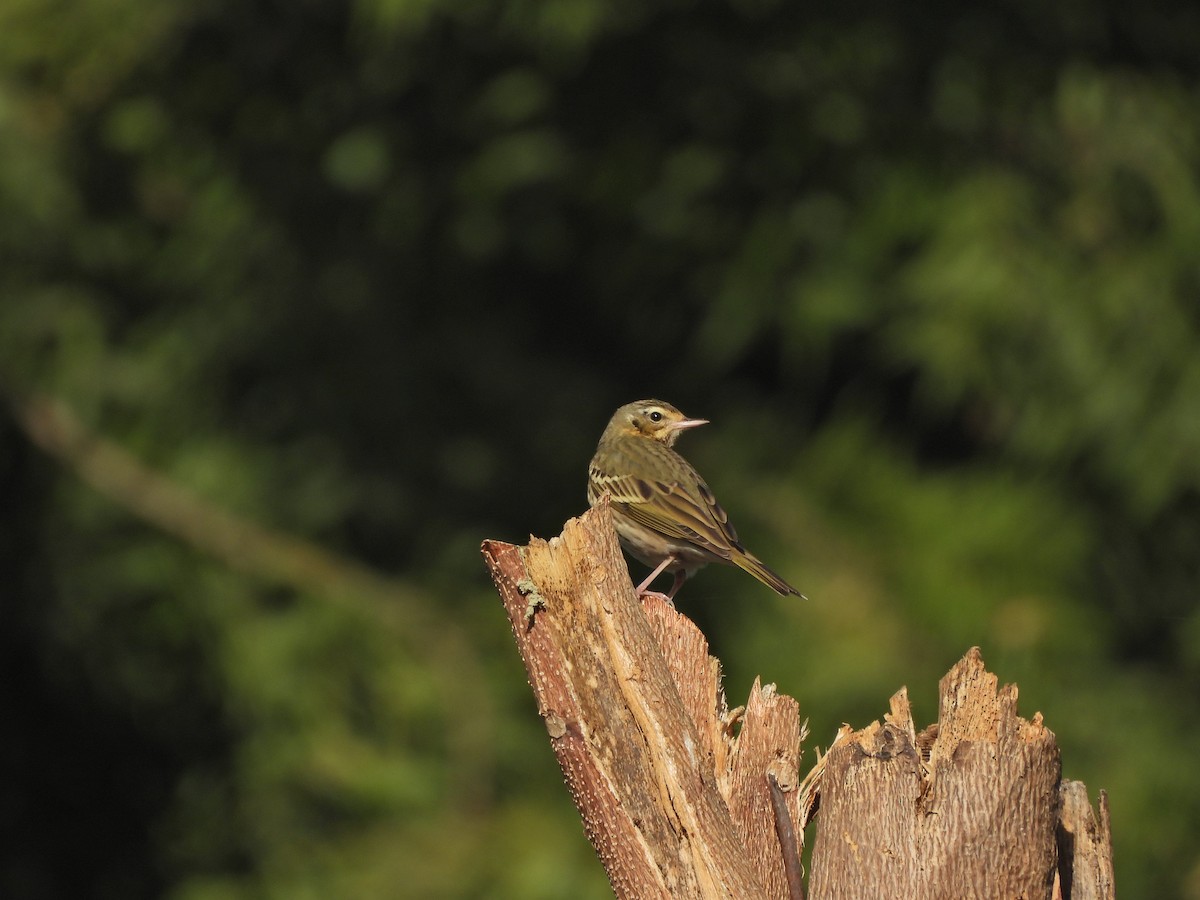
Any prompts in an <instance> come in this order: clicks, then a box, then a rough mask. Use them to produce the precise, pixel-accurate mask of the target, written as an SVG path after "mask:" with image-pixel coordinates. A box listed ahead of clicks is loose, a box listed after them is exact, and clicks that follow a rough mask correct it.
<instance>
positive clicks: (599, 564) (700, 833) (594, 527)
mask: <svg viewBox="0 0 1200 900" xmlns="http://www.w3.org/2000/svg"><path fill="white" fill-rule="evenodd" d="M483 553H484V557H485V559H486V560H487V563H488V565H489V567H490V568H491V571H492V575H493V578H494V579H495V581H496V585H497V587H498V589H499V591H500V594H501V597H502V598H503V600H504V604H505V609H506V611H507V612H508V617H509V621H510V623H511V625H512V629H513V635H514V637H515V638H516V641H517V646H518V648H519V649H520V651H521V656H522V659H524V661H525V666H526V671H527V672H528V674H529V680H530V684H531V685H532V687H533V691H534V695H535V697H536V698H537V703H538V711H539V712H540V713H541V715H542V717H543V718H544V720H545V721H546V727H547V730H548V731H549V733H550V735H551V744H552V745H553V747H554V752H555V755H556V756H557V758H558V761H559V764H560V766H561V767H562V770H563V775H564V777H565V780H566V782H567V787H568V789H569V790H570V792H571V796H572V798H573V799H574V801H575V805H576V806H577V807H578V809H579V811H580V814H581V816H582V818H583V823H584V829H585V831H586V832H587V835H588V838H589V839H590V840H591V842H592V844H593V846H595V848H596V851H597V853H598V854H599V856H600V859H601V862H602V863H603V864H604V867H605V870H606V871H607V872H608V876H609V880H610V881H611V883H612V886H613V890H614V891H615V892H616V894H617V896H618V897H621V898H642V897H664V898H668V897H669V898H739V900H742V898H746V900H749V898H773V900H774V898H778V900H787V898H788V897H789V894H788V889H787V878H786V874H785V871H784V864H783V855H782V853H781V850H780V845H779V841H778V839H777V838H776V836H775V819H774V814H773V810H772V806H771V794H770V784H769V782H768V781H767V774H768V772H771V773H773V774H774V775H775V778H776V781H777V782H778V783H779V785H780V786H781V787H782V788H783V790H784V794H785V797H786V798H787V800H786V805H787V809H788V811H789V813H790V814H791V815H793V816H795V820H794V824H795V833H796V835H797V836H801V835H802V834H803V824H802V821H801V819H800V817H799V805H798V803H797V801H796V796H797V792H796V790H795V788H796V786H797V784H798V783H799V776H798V763H799V757H800V740H801V726H800V715H799V708H798V706H797V704H796V702H795V701H794V700H792V699H791V698H790V697H784V696H782V695H779V694H777V693H776V692H775V691H774V688H773V687H770V686H768V687H767V688H759V686H758V685H757V684H756V685H755V690H754V691H753V693H752V694H751V696H750V699H749V701H748V703H747V708H746V709H745V711H744V714H743V713H741V712H740V711H735V712H734V713H730V711H729V709H728V707H727V704H726V701H725V695H724V692H723V690H722V688H721V675H720V664H719V663H718V662H717V660H715V659H713V658H712V657H711V656H710V655H709V653H708V642H707V641H706V640H705V639H704V636H703V635H702V634H701V633H700V631H699V629H697V628H696V627H695V625H694V624H693V623H692V622H691V621H689V620H688V619H686V618H685V617H684V616H682V615H681V614H679V613H678V612H676V611H675V609H674V608H673V607H671V606H670V605H669V604H666V603H664V602H662V601H661V600H660V599H658V598H657V597H653V596H652V597H648V598H646V599H645V602H644V603H643V601H640V600H639V599H638V597H637V595H636V594H635V593H634V591H633V587H632V585H631V583H630V581H629V573H628V569H627V568H626V566H625V561H624V558H623V557H622V555H621V550H620V547H619V545H618V544H617V540H616V535H615V533H614V532H613V530H612V527H611V524H610V523H609V518H608V510H607V508H606V507H604V506H601V507H598V508H597V509H595V510H592V511H590V512H588V513H586V514H585V515H584V516H583V517H581V518H580V519H573V520H571V521H570V522H568V523H567V525H566V528H565V530H564V531H563V534H562V535H561V536H560V537H558V538H555V539H554V540H551V541H548V542H547V541H541V540H537V539H532V540H531V541H530V543H529V545H528V546H527V547H525V548H519V547H515V546H513V545H511V544H501V543H498V542H492V541H489V542H486V543H485V544H484V546H483ZM739 721H740V728H739V727H738V723H739ZM798 849H799V848H798V847H797V850H798Z"/></svg>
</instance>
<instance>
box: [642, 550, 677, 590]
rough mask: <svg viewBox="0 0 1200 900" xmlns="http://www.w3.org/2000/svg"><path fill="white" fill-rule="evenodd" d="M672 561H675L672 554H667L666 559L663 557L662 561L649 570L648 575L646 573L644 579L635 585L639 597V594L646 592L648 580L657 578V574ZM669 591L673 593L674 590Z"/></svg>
mask: <svg viewBox="0 0 1200 900" xmlns="http://www.w3.org/2000/svg"><path fill="white" fill-rule="evenodd" d="M673 562H675V557H674V556H668V557H667V558H666V559H664V560H663V561H662V562H660V563H659V564H658V568H657V569H655V570H654V571H653V572H651V573H650V574H649V575H647V576H646V580H645V581H643V582H642V583H641V584H639V585H638V586H637V595H638V596H639V597H640V596H642V594H644V593H646V591H647V589H648V588H649V587H650V582H652V581H653V580H654V579H655V578H657V577H658V576H659V575H661V574H662V572H663V569H665V568H666V567H667V566H669V565H670V564H671V563H673ZM671 593H672V594H674V593H675V591H674V590H673V591H672V592H671Z"/></svg>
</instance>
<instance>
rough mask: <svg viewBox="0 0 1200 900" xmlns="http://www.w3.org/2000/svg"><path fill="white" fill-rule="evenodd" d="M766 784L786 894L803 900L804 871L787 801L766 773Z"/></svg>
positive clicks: (771, 777)
mask: <svg viewBox="0 0 1200 900" xmlns="http://www.w3.org/2000/svg"><path fill="white" fill-rule="evenodd" d="M767 783H768V784H770V785H771V807H772V808H773V809H774V811H775V834H776V835H777V836H778V837H779V848H780V850H781V851H782V853H783V871H784V872H785V873H786V875H787V883H788V894H789V896H790V897H791V898H792V900H804V869H803V866H801V864H800V854H799V853H798V852H797V851H796V831H795V829H794V828H793V827H792V817H791V816H790V815H789V814H788V808H787V799H786V798H785V797H784V796H783V788H781V787H780V786H779V782H778V781H776V780H775V775H774V773H772V772H768V773H767Z"/></svg>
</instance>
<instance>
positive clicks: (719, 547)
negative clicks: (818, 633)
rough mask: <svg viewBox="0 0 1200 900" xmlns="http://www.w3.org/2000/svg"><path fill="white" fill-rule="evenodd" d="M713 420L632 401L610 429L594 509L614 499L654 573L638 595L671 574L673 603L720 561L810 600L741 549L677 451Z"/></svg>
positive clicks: (621, 528)
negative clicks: (690, 433) (689, 434)
mask: <svg viewBox="0 0 1200 900" xmlns="http://www.w3.org/2000/svg"><path fill="white" fill-rule="evenodd" d="M707 421H708V420H707V419H689V418H687V417H686V416H685V415H684V414H683V413H681V412H680V411H679V410H678V409H676V408H675V407H674V406H672V405H671V404H670V403H664V402H663V401H661V400H638V401H637V402H635V403H629V404H627V405H625V406H622V407H621V408H620V409H618V410H617V412H616V414H615V415H614V416H613V417H612V421H610V422H609V423H608V427H607V428H605V429H604V434H603V435H601V437H600V445H599V446H598V447H597V448H596V455H595V456H593V457H592V462H591V465H589V466H588V503H590V504H591V505H593V506H594V505H595V504H596V503H597V502H598V501H599V500H600V498H601V497H602V496H603V495H604V494H605V493H607V494H609V497H610V508H611V509H612V516H613V524H614V525H615V526H616V529H617V535H618V536H619V537H620V539H621V544H622V545H623V546H624V547H625V549H626V550H628V551H629V553H630V554H631V555H632V556H634V557H635V558H636V559H638V560H640V561H641V562H643V563H645V564H646V565H648V566H651V567H652V568H653V571H652V572H651V573H650V575H649V577H647V578H646V580H645V581H643V582H642V583H641V584H640V585H638V589H637V592H638V595H639V596H640V595H642V594H644V593H646V591H647V590H648V588H649V587H650V582H652V581H653V580H654V579H655V578H656V577H658V575H659V573H661V572H664V571H670V572H674V573H675V583H674V584H672V585H671V590H670V592H669V593H668V594H667V597H668V599H670V598H674V596H675V594H676V592H677V591H678V590H679V588H680V585H682V584H683V582H684V581H685V580H686V579H687V578H688V577H689V576H691V575H692V573H694V572H695V571H696V570H698V569H700V568H702V567H703V566H705V565H707V564H708V563H710V562H717V563H725V564H726V565H734V566H737V567H738V568H740V569H745V570H746V571H747V572H749V573H750V574H751V575H753V576H754V577H755V578H757V579H758V580H759V581H761V582H762V583H763V584H765V585H767V586H768V587H771V588H774V589H775V590H776V591H778V592H779V593H780V594H785V595H786V594H796V595H798V596H803V594H801V593H800V592H799V591H798V590H796V589H795V588H794V587H792V586H791V585H790V584H788V583H787V582H786V581H784V580H783V579H782V578H780V577H779V576H778V575H776V574H775V573H774V572H772V571H771V570H770V569H769V568H767V566H766V565H764V564H763V562H762V561H761V560H759V559H758V558H757V557H756V556H754V555H753V554H752V553H750V552H749V551H748V550H747V549H746V548H745V547H743V546H742V544H741V542H740V541H738V536H737V532H736V531H734V530H733V526H732V525H731V524H729V517H728V516H727V515H726V514H725V510H723V509H722V508H721V507H720V505H719V504H718V503H717V500H716V498H715V497H714V496H713V493H712V491H710V490H709V489H708V485H707V484H705V483H704V479H703V478H701V477H700V476H699V475H698V474H697V473H696V470H695V469H693V468H692V467H691V466H690V465H689V464H688V462H687V460H685V459H684V458H683V457H682V456H680V455H679V454H678V453H676V452H675V451H674V450H673V449H671V448H672V447H673V446H674V444H675V441H676V440H678V439H679V435H681V434H682V433H683V432H684V430H686V429H688V428H694V427H696V426H697V425H704V424H705V423H706V422H707Z"/></svg>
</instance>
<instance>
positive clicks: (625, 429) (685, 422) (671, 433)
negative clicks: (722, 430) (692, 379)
mask: <svg viewBox="0 0 1200 900" xmlns="http://www.w3.org/2000/svg"><path fill="white" fill-rule="evenodd" d="M707 422H708V419H689V418H688V417H687V416H685V415H684V414H683V413H681V412H680V411H679V410H678V409H676V408H675V407H674V406H672V405H671V404H670V403H666V402H664V401H662V400H637V401H635V402H633V403H627V404H625V405H624V406H622V407H621V408H620V409H618V410H617V412H616V414H615V415H614V416H613V417H612V421H611V422H609V423H608V429H607V430H606V433H614V434H633V435H637V436H639V437H648V438H651V439H652V440H656V441H661V442H662V443H664V444H666V445H667V446H668V447H670V446H673V445H674V443H675V441H677V440H678V439H679V435H681V434H683V432H684V431H686V430H687V429H688V428H695V427H696V426H697V425H704V424H706V423H707Z"/></svg>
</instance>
